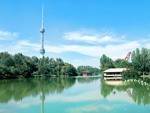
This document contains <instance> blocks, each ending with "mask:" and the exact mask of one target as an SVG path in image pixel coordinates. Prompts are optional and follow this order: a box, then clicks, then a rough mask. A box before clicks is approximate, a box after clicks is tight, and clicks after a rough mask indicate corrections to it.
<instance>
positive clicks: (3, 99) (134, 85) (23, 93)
mask: <svg viewBox="0 0 150 113" xmlns="http://www.w3.org/2000/svg"><path fill="white" fill-rule="evenodd" d="M97 86H100V87H97ZM85 89H86V90H85ZM75 90H76V91H75ZM99 90H100V91H99ZM66 92H67V93H66ZM99 92H100V94H99ZM120 92H123V93H125V94H127V96H128V97H129V98H131V99H132V101H133V102H135V103H136V104H144V105H147V104H150V85H149V84H145V83H143V82H139V81H126V82H124V83H123V84H122V85H114V83H113V84H107V83H106V81H103V80H102V79H100V78H97V77H93V78H88V77H86V78H81V77H80V78H49V79H47V78H38V79H25V80H24V79H23V80H2V81H0V104H2V103H3V105H4V106H6V107H8V103H9V102H11V101H12V100H14V101H15V102H20V101H21V100H25V98H26V97H27V99H28V100H30V98H29V97H33V98H35V97H37V98H38V100H39V99H40V103H38V104H39V105H40V107H41V108H39V109H40V110H41V113H44V111H45V112H46V108H48V107H45V108H44V106H46V105H48V103H49V106H53V107H57V106H58V104H59V105H60V106H59V107H63V108H62V109H68V106H71V107H73V108H74V106H76V107H77V105H78V107H80V106H82V105H85V106H88V104H89V105H91V104H93V105H94V107H96V106H97V107H98V106H100V105H101V104H102V103H103V104H104V105H105V104H106V102H107V101H108V100H109V99H107V98H109V96H110V95H112V94H113V98H114V97H115V95H117V94H119V93H120ZM96 94H97V95H98V96H97V95H96ZM39 95H40V98H39ZM58 95H59V96H58ZM53 97H55V99H56V98H57V99H56V100H57V102H55V101H56V100H55V99H53ZM97 97H98V98H97ZM49 98H50V100H48V99H49ZM59 99H62V100H63V101H62V102H61V100H59ZM66 99H68V100H69V101H67V100H66ZM70 99H73V100H80V101H74V102H75V104H74V103H73V102H72V101H70ZM121 99H123V98H121ZM47 100H48V101H47ZM64 100H65V101H64ZM106 100H107V101H106ZM59 101H60V102H59ZM121 101H122V100H121ZM51 102H52V103H51ZM70 102H71V104H70ZM110 102H112V101H111V100H110ZM20 103H21V102H20ZM34 103H36V102H34ZM112 103H113V102H112ZM107 104H109V103H107ZM107 104H106V106H107ZM64 105H66V106H67V107H65V106H64ZM95 105H96V106H95ZM1 107H2V106H0V109H1ZM32 107H33V106H30V108H29V109H32ZM92 108H93V107H92ZM92 108H91V109H92ZM17 109H18V108H17ZM54 109H55V110H56V108H54ZM60 109H61V108H60ZM98 109H99V108H98ZM21 110H22V109H21ZM48 110H50V111H51V110H52V108H48ZM38 111H39V110H38ZM47 112H49V111H47ZM62 112H63V113H66V112H64V111H62ZM25 113H27V111H26V112H25Z"/></svg>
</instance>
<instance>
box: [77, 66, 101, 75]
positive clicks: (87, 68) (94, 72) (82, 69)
mask: <svg viewBox="0 0 150 113" xmlns="http://www.w3.org/2000/svg"><path fill="white" fill-rule="evenodd" d="M77 72H78V75H80V76H82V73H83V72H88V73H89V74H90V75H91V76H92V75H99V74H100V70H99V69H98V68H94V67H91V66H79V67H78V68H77Z"/></svg>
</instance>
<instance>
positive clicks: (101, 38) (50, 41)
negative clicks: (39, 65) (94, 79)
mask: <svg viewBox="0 0 150 113" xmlns="http://www.w3.org/2000/svg"><path fill="white" fill-rule="evenodd" d="M42 4H44V15H45V18H44V21H45V28H46V33H45V41H46V42H45V49H46V56H49V57H54V58H56V57H60V58H62V59H64V60H65V61H67V62H69V63H72V64H74V65H75V66H78V65H92V66H95V67H98V66H99V58H100V56H101V55H102V54H107V55H108V56H110V57H112V58H113V59H117V58H124V57H125V56H126V54H127V53H128V52H129V51H132V50H134V49H135V48H141V47H147V48H150V7H149V6H150V1H149V0H132V1H131V0H124V1H123V0H61V1H60V0H1V1H0V51H8V52H10V53H12V54H15V53H18V52H22V53H23V54H25V55H29V56H33V55H36V56H38V57H40V53H39V49H40V33H39V29H40V26H41V6H42Z"/></svg>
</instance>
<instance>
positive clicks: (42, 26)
mask: <svg viewBox="0 0 150 113" xmlns="http://www.w3.org/2000/svg"><path fill="white" fill-rule="evenodd" d="M41 24H42V25H41V29H40V33H41V50H40V53H41V55H42V56H43V57H44V54H45V49H44V33H45V28H44V7H43V5H42V22H41Z"/></svg>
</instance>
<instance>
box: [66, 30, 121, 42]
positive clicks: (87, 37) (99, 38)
mask: <svg viewBox="0 0 150 113" xmlns="http://www.w3.org/2000/svg"><path fill="white" fill-rule="evenodd" d="M63 37H64V39H66V40H72V41H79V42H85V43H90V44H98V43H110V42H123V41H124V36H120V37H116V36H113V35H112V34H111V35H110V34H101V33H91V34H89V33H84V32H68V33H65V34H64V36H63Z"/></svg>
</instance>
